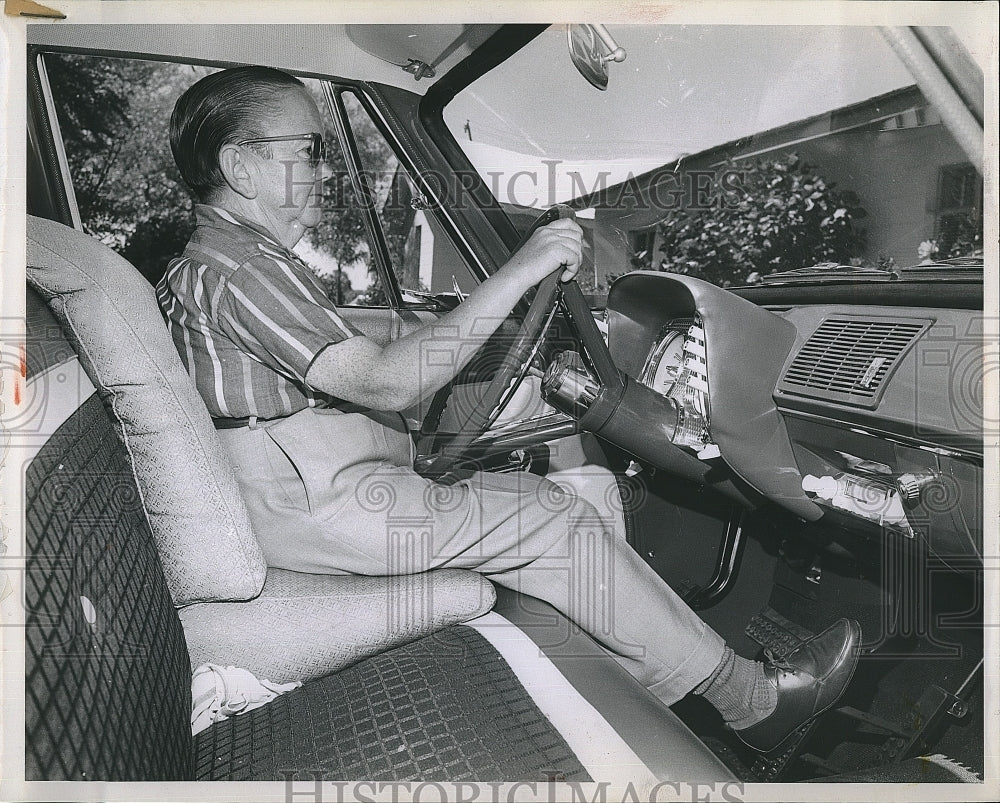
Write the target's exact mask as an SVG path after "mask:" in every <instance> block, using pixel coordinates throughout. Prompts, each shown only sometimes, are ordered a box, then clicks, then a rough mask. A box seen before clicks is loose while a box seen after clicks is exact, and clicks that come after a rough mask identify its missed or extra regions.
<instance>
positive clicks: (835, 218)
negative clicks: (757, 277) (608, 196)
mask: <svg viewBox="0 0 1000 803" xmlns="http://www.w3.org/2000/svg"><path fill="white" fill-rule="evenodd" d="M708 190H709V191H708V194H707V197H709V198H711V199H712V201H713V202H712V203H710V204H698V205H693V204H689V205H688V207H687V208H684V209H677V210H672V211H671V212H670V213H669V214H668V215H667V217H666V218H665V219H664V220H663V221H662V222H661V223H660V224H659V233H660V235H661V237H662V245H661V247H660V250H661V251H663V253H664V257H663V260H662V261H661V262H660V264H659V265H658V266H655V267H658V268H659V269H660V270H664V271H669V272H672V273H686V274H690V275H692V276H696V277H698V278H702V279H705V280H706V281H709V282H712V283H713V284H718V285H721V286H723V287H725V286H728V285H730V284H743V283H745V282H746V281H747V277H748V276H750V274H752V273H755V272H756V273H759V274H766V273H771V272H774V271H781V270H791V269H794V268H801V267H806V266H810V265H815V264H817V263H819V262H848V261H850V260H851V259H852V258H853V257H855V256H856V255H857V254H859V253H860V251H861V249H862V247H863V245H864V231H863V230H862V229H860V228H859V227H858V225H857V221H859V220H860V219H861V218H863V217H865V214H866V213H865V210H864V209H862V208H861V206H860V202H859V199H858V197H857V195H856V194H855V193H853V192H850V191H842V190H837V189H836V186H835V185H834V184H833V183H832V182H828V181H826V180H825V179H824V178H823V177H822V176H821V175H820V174H819V173H818V172H817V170H816V168H815V167H814V166H812V165H810V164H808V163H806V162H803V161H802V160H801V159H800V158H799V157H798V155H797V154H789V155H787V156H782V157H780V158H777V159H774V158H771V159H759V160H756V161H746V162H731V163H730V164H729V165H728V168H727V169H726V170H719V171H716V172H715V178H714V179H713V181H712V185H711V187H710V188H708Z"/></svg>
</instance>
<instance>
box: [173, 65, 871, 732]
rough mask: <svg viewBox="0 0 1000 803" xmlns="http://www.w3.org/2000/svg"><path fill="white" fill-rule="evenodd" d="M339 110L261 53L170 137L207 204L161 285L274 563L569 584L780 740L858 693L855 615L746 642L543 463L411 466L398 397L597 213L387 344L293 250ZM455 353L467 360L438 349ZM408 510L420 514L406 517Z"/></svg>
mask: <svg viewBox="0 0 1000 803" xmlns="http://www.w3.org/2000/svg"><path fill="white" fill-rule="evenodd" d="M322 132H323V124H322V120H321V117H320V114H319V111H318V109H317V107H316V105H315V103H314V101H313V100H312V98H311V96H310V95H309V93H308V92H307V91H306V90H305V88H304V87H303V85H302V84H301V82H299V81H298V79H296V78H294V77H292V76H290V75H287V74H286V73H282V72H279V71H277V70H273V69H269V68H263V67H245V68H237V69H232V70H226V71H222V72H219V73H215V74H213V75H210V76H208V77H206V78H203V79H201V80H200V81H198V82H197V83H196V84H194V85H193V86H192V87H191V88H190V89H188V90H187V91H186V92H185V93H184V95H183V96H182V97H181V98H180V100H179V101H178V102H177V105H176V107H175V109H174V113H173V116H172V119H171V126H170V141H171V147H172V150H173V153H174V158H175V159H176V161H177V165H178V167H179V169H180V172H181V175H182V176H183V178H184V180H185V181H186V183H187V184H188V186H189V187H190V189H191V190H192V192H193V193H194V195H195V197H196V198H197V199H198V201H199V202H200V203H199V204H198V206H197V207H196V215H197V228H196V230H195V232H194V234H193V235H192V237H191V240H190V242H189V243H188V245H187V248H186V249H185V251H184V253H183V255H182V256H181V257H179V258H178V259H176V260H174V261H173V262H172V263H171V264H170V266H169V268H168V270H167V272H166V275H165V276H164V278H163V280H162V281H161V282H160V284H159V285H158V287H157V294H158V297H159V301H160V304H161V306H162V309H163V311H164V314H165V316H166V318H167V323H168V326H169V328H170V332H171V336H172V338H173V341H174V343H175V345H176V347H177V349H178V351H179V352H180V355H181V358H182V359H183V361H184V363H185V365H186V366H187V369H188V372H189V373H190V374H191V376H192V378H193V379H194V382H195V384H196V385H197V387H198V390H199V392H200V393H201V395H202V397H203V398H204V400H205V403H206V405H207V407H208V409H209V411H210V413H211V414H212V416H213V419H214V421H215V425H216V428H217V429H218V431H219V435H220V438H221V440H222V442H223V446H224V448H225V450H226V452H227V455H228V457H229V459H230V461H231V463H232V465H233V468H234V469H235V471H236V475H237V478H238V480H239V482H240V485H241V487H242V489H243V491H244V497H245V499H246V502H247V505H248V508H249V511H250V515H251V518H252V520H253V523H254V528H255V531H256V533H257V537H258V539H259V540H260V543H261V546H262V548H263V550H264V553H265V556H266V557H267V560H268V564H269V565H271V566H276V567H281V568H286V569H292V570H298V571H304V572H326V573H338V574H339V573H352V574H369V575H382V574H403V573H412V572H421V571H427V570H430V569H437V568H443V567H451V568H466V569H473V570H475V571H478V572H481V573H482V574H484V575H486V576H487V577H488V578H489V579H490V580H491V581H493V582H495V583H499V584H501V585H503V586H506V587H509V588H512V589H515V590H516V591H519V592H522V593H525V594H528V595H531V596H535V597H538V598H540V599H543V600H545V601H547V602H549V603H550V604H551V605H553V606H554V607H555V608H557V609H558V610H559V611H561V612H562V613H563V614H565V615H566V616H567V617H568V618H569V619H571V620H572V621H573V622H575V623H576V624H577V625H579V626H580V627H582V628H583V629H584V630H586V631H587V632H588V633H590V634H591V635H592V636H593V637H594V638H595V639H597V640H598V641H599V642H600V643H601V644H602V645H603V646H604V647H605V648H606V649H607V650H608V651H609V652H610V653H611V654H612V655H613V656H614V657H615V658H616V659H617V660H618V661H620V662H621V663H622V665H623V666H625V668H626V669H628V670H629V672H631V673H632V675H633V676H635V677H636V678H637V679H638V680H639V681H640V682H641V683H642V684H643V685H644V686H646V687H647V688H648V689H649V690H650V691H651V692H652V693H653V694H655V695H656V696H657V697H659V698H660V699H661V700H662V701H663V702H664V703H666V704H668V705H669V704H672V703H674V702H676V701H677V700H679V699H680V698H681V697H683V696H685V695H686V694H688V693H691V692H694V693H696V694H700V695H702V696H703V697H704V698H705V699H707V700H708V701H709V702H711V703H712V704H713V705H714V706H715V707H716V708H717V709H718V710H719V712H720V713H721V714H722V716H723V718H724V719H725V721H726V723H727V724H728V725H729V726H730V727H731V728H732V729H733V730H735V732H736V733H737V734H738V735H739V736H740V737H741V738H742V739H743V740H744V741H745V742H746V743H747V744H748V745H749V746H751V747H753V748H755V749H758V750H764V751H767V750H772V749H775V748H776V747H778V746H780V745H781V743H782V742H783V741H784V740H785V739H786V737H788V736H789V735H790V734H792V733H793V732H794V731H795V730H796V729H798V728H799V727H800V726H802V725H803V724H804V723H806V722H808V721H810V720H811V719H812V718H814V717H815V716H816V715H817V714H818V713H820V712H821V711H823V710H825V709H827V708H829V707H830V706H831V705H833V703H834V702H835V701H836V700H837V699H838V698H839V697H840V696H841V694H842V693H843V691H844V689H845V688H846V686H847V683H848V682H849V680H850V677H851V675H852V673H853V670H854V667H855V664H856V662H857V650H858V645H859V643H860V629H859V627H858V625H857V623H856V622H853V621H849V620H841V621H839V622H837V623H836V624H835V625H833V626H832V627H831V628H829V629H828V630H827V631H825V632H824V633H822V634H820V635H819V636H817V637H816V638H814V639H812V640H811V641H809V642H806V643H805V644H804V645H802V646H801V647H800V648H798V649H797V650H796V651H794V652H793V653H791V654H790V655H788V656H785V657H784V659H783V660H781V661H772V660H768V661H767V662H755V661H751V660H748V659H745V658H742V657H741V656H738V655H736V654H735V653H734V652H733V651H732V649H730V648H729V647H727V646H726V644H725V643H724V641H723V639H722V638H721V637H720V636H719V635H718V634H716V633H715V632H714V631H713V630H712V629H711V628H709V627H708V626H707V625H706V624H705V623H704V622H703V621H702V620H701V619H700V618H699V617H698V616H697V615H696V614H695V613H694V612H693V611H692V610H691V609H690V608H688V607H687V605H685V604H684V602H683V601H682V600H681V599H680V598H679V597H678V596H677V595H676V594H675V593H674V592H673V591H672V590H671V589H670V587H669V586H667V585H666V584H665V583H664V582H663V581H662V580H661V579H660V578H659V577H658V576H657V575H656V573H655V572H654V571H653V570H652V569H651V568H650V567H649V566H647V565H646V563H645V562H644V561H643V560H642V559H641V558H640V557H639V555H637V554H636V553H635V552H634V551H633V550H632V549H631V547H629V546H628V544H627V543H626V541H625V539H624V538H623V537H621V534H620V533H618V534H616V533H615V532H614V528H613V527H609V526H608V524H607V522H606V521H604V520H603V519H602V517H601V516H600V515H599V514H598V513H597V511H596V510H595V509H594V507H593V506H592V505H591V504H589V503H588V502H587V501H585V500H583V499H581V498H579V497H577V496H574V495H572V494H569V493H567V492H566V491H565V490H563V489H562V488H561V487H560V486H558V485H555V484H553V483H552V482H550V481H548V480H546V479H544V478H541V477H537V476H535V475H532V474H526V473H515V474H492V473H488V472H476V473H472V474H471V475H470V476H468V477H466V478H465V479H463V480H461V481H460V482H458V483H455V484H453V485H450V486H447V487H445V486H442V485H439V484H437V483H434V482H433V481H431V480H428V479H425V478H423V477H421V476H419V475H418V474H417V473H416V472H414V471H413V469H412V460H413V454H412V440H411V438H410V436H409V434H408V432H407V431H406V428H405V426H404V423H403V421H402V418H401V417H400V416H399V415H398V414H397V411H399V410H403V409H406V408H407V407H410V406H411V405H413V404H414V403H415V402H416V401H417V400H418V399H420V398H422V397H424V396H426V395H428V394H430V393H432V392H433V391H435V390H437V389H439V388H441V387H442V386H444V385H445V384H446V383H447V382H448V381H450V380H451V379H452V378H453V377H454V376H455V375H456V374H457V373H458V372H459V371H460V370H461V369H462V367H463V366H464V365H465V364H466V362H467V361H468V359H469V358H470V357H471V355H472V353H473V352H474V348H457V347H456V344H472V345H478V344H480V343H482V342H483V341H484V340H485V339H486V338H487V337H489V336H490V335H491V334H492V333H493V332H494V331H495V330H496V328H497V327H498V326H499V324H500V323H501V322H502V320H503V319H504V317H505V316H506V315H507V314H508V313H509V312H510V311H511V310H512V309H513V307H514V306H515V304H516V303H517V301H518V300H519V299H520V298H521V296H522V295H523V294H524V293H525V292H526V291H527V290H528V289H529V288H531V287H532V286H534V285H535V284H537V283H538V282H539V281H540V280H541V279H543V278H544V277H545V276H547V275H549V274H551V273H553V272H554V271H560V276H561V279H562V280H564V281H568V280H570V279H572V278H573V277H574V275H575V274H576V272H577V270H578V269H579V266H580V260H581V247H582V245H581V244H582V233H581V230H580V228H579V226H578V225H577V224H576V223H575V222H574V221H572V220H559V221H556V222H554V223H552V224H550V225H548V226H545V227H542V228H540V229H538V230H537V231H536V232H535V233H534V234H533V235H532V236H531V238H530V239H529V240H528V241H527V243H526V244H525V245H524V246H523V247H522V248H521V249H520V250H519V251H518V252H517V253H516V254H514V255H513V256H512V257H511V258H510V260H509V261H508V262H507V263H506V264H505V265H503V266H502V267H501V268H500V269H499V270H498V271H497V272H496V273H495V274H494V275H493V276H492V277H490V278H489V279H488V280H487V281H485V282H483V283H482V284H481V285H480V286H479V287H478V288H476V289H475V290H474V291H472V292H471V293H470V294H469V295H468V297H467V298H466V299H465V301H464V302H463V303H462V304H460V305H459V306H458V307H457V308H456V309H455V310H453V311H452V312H450V313H449V314H447V315H446V316H444V317H443V318H441V319H440V320H439V321H437V322H435V323H432V324H429V325H427V326H425V327H424V328H422V329H420V330H418V331H416V332H413V333H411V334H409V335H407V336H405V337H402V338H400V339H397V340H394V341H392V342H390V343H388V344H386V345H381V344H379V343H376V342H375V341H373V340H371V339H369V338H368V337H365V336H364V335H363V334H361V333H360V332H358V331H357V330H356V329H354V328H353V327H352V326H350V325H349V324H348V323H347V322H346V321H345V320H344V319H343V318H342V317H341V315H340V314H339V313H338V310H337V308H336V307H335V306H334V305H333V304H332V303H331V301H330V300H329V298H328V297H327V295H326V293H325V292H324V290H323V289H322V287H321V285H320V284H319V283H318V282H317V281H316V279H315V277H314V276H313V274H312V272H311V271H310V270H309V268H308V267H307V266H306V265H305V264H304V263H303V262H302V260H301V259H300V258H299V257H298V256H297V255H296V254H295V253H293V251H292V250H291V249H292V248H293V246H295V244H296V243H297V242H298V241H299V240H300V238H301V237H302V236H303V234H304V233H305V232H306V230H307V229H309V228H311V227H313V226H315V225H317V223H318V222H319V219H320V214H321V207H320V203H319V196H320V193H321V186H320V185H321V183H322V181H323V179H324V178H327V177H328V175H329V172H328V168H327V167H326V165H325V164H324V162H323V133H322ZM442 353H448V354H450V355H453V356H452V357H450V358H449V359H447V360H442V359H433V358H432V357H433V355H435V354H438V355H439V354H442ZM401 523H402V524H401Z"/></svg>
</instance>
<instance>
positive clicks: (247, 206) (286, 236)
mask: <svg viewBox="0 0 1000 803" xmlns="http://www.w3.org/2000/svg"><path fill="white" fill-rule="evenodd" d="M208 205H209V206H214V207H215V208H217V209H223V210H225V211H226V212H229V214H231V215H233V216H234V217H236V218H238V219H240V220H241V221H242V222H244V223H247V224H249V225H250V226H252V227H253V228H255V229H258V230H259V231H260V232H261V233H263V234H266V235H267V236H268V237H270V238H271V239H273V240H275V241H276V242H278V243H280V244H281V245H283V246H284V247H285V248H287V249H288V250H289V251H291V250H292V249H293V248H294V247H295V244H296V243H298V241H299V240H301V239H302V235H303V234H305V228H304V227H303V226H302V224H301V223H298V222H297V221H296V222H294V223H288V222H287V221H282V220H280V219H278V218H277V217H275V216H274V215H273V214H271V213H269V212H268V211H267V210H266V209H264V208H263V207H262V206H261V205H260V204H258V203H256V202H255V201H254V200H253V199H249V198H244V197H243V196H242V195H238V194H237V193H234V192H229V193H224V194H221V195H220V196H218V197H217V198H215V199H213V200H212V201H210V202H208Z"/></svg>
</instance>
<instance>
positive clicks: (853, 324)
mask: <svg viewBox="0 0 1000 803" xmlns="http://www.w3.org/2000/svg"><path fill="white" fill-rule="evenodd" d="M931 323H932V321H929V320H923V319H914V318H907V319H899V318H867V317H866V318H860V317H859V318H854V317H849V316H831V317H829V318H827V319H825V320H824V321H823V322H822V323H821V324H820V325H819V327H818V328H817V329H816V331H815V332H813V334H812V335H811V336H810V337H809V339H808V340H807V341H806V342H805V344H804V345H803V346H802V348H801V349H799V352H798V354H796V355H795V359H794V360H792V363H791V365H789V366H788V369H787V370H786V371H785V375H784V376H783V377H782V378H781V382H780V384H779V386H778V390H779V392H782V393H786V394H789V395H796V396H809V397H812V398H816V399H824V400H827V401H837V402H843V403H846V404H853V405H856V406H860V407H870V408H874V407H875V406H876V404H877V403H878V400H879V398H880V397H881V395H882V393H883V391H884V390H885V387H886V384H887V381H888V379H889V377H890V375H891V374H892V371H893V369H894V368H895V367H896V365H897V364H898V363H899V360H900V358H901V357H902V356H903V354H904V353H905V352H906V351H907V349H909V348H910V346H912V345H913V343H914V342H915V341H916V339H917V338H918V337H919V336H920V334H921V333H922V332H923V331H924V330H925V329H926V328H927V327H928V326H930V325H931Z"/></svg>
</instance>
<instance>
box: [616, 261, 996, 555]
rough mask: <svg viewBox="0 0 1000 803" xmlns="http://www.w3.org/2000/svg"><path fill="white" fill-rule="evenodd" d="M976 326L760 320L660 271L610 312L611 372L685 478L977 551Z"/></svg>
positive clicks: (940, 314)
mask: <svg viewBox="0 0 1000 803" xmlns="http://www.w3.org/2000/svg"><path fill="white" fill-rule="evenodd" d="M981 321H982V316H981V313H978V312H977V311H975V310H973V309H961V308H935V307H915V306H893V305H887V304H884V305H873V306H868V305H861V304H833V303H831V304H823V303H809V304H803V305H794V304H783V305H781V306H776V305H775V306H771V307H770V308H767V307H765V306H762V305H759V304H756V303H752V302H751V301H748V300H746V299H743V298H740V297H739V296H737V295H736V294H734V293H731V292H729V291H726V290H722V289H719V288H717V287H714V286H712V285H708V284H707V283H705V282H701V281H699V280H697V279H692V278H690V277H686V276H678V275H674V274H663V273H643V272H637V273H633V274H628V275H627V276H625V277H623V278H622V279H620V280H619V281H618V282H616V283H615V284H614V286H613V287H612V292H611V294H610V295H609V299H608V328H609V348H610V350H611V353H612V356H613V358H614V360H615V363H616V365H618V367H619V368H620V369H621V370H622V371H623V373H625V374H627V375H629V376H630V377H632V378H634V379H635V380H637V382H638V383H640V384H641V385H643V386H644V387H645V388H646V389H648V390H650V391H653V392H654V393H655V394H657V395H658V396H661V397H663V398H664V399H667V400H671V401H672V402H673V403H674V404H673V406H674V407H675V408H676V409H677V410H678V411H679V412H678V420H677V425H676V437H674V438H673V440H672V443H673V444H674V445H675V446H677V447H679V448H680V450H681V451H683V452H684V453H685V454H686V455H687V457H688V458H689V460H690V461H693V462H685V463H684V467H685V469H686V470H685V471H682V472H681V473H686V474H687V475H688V476H689V477H691V478H693V479H698V480H700V481H703V482H705V481H707V482H709V483H711V482H712V481H713V476H714V477H715V479H714V481H715V482H716V483H717V484H719V485H720V488H721V487H722V486H723V485H724V483H725V481H724V480H719V479H718V477H719V476H720V475H721V474H727V475H729V476H731V477H732V483H731V485H732V488H733V489H735V490H736V491H738V492H741V493H743V494H744V495H747V493H748V489H752V491H749V493H751V494H752V493H753V492H756V493H758V494H761V495H763V496H764V497H766V498H768V499H769V500H771V501H773V502H775V503H777V504H779V505H781V506H783V507H785V508H787V509H789V510H791V511H792V512H794V513H796V514H798V515H799V516H800V517H801V518H804V519H807V520H817V519H819V518H823V517H827V518H829V519H831V520H834V521H837V522H838V523H841V524H843V525H844V526H847V527H852V528H856V529H859V530H863V531H867V532H873V533H877V534H879V535H883V536H884V535H891V536H893V537H902V538H910V539H915V538H919V539H923V540H926V541H927V542H928V544H929V545H930V546H931V547H932V548H933V549H934V550H935V551H936V552H938V553H939V554H948V555H953V556H954V555H957V556H980V555H981V553H982V510H983V499H982V494H983V471H982V465H983V448H982V358H983V342H982V330H981ZM644 456H645V457H646V458H647V459H648V460H650V462H653V463H654V464H656V456H655V455H650V454H648V453H647V454H646V455H644ZM698 463H700V464H701V465H702V470H700V471H699V470H698V469H697V468H696V467H695V464H698ZM720 464H722V465H724V466H725V467H726V468H727V469H728V471H726V472H719V471H715V472H714V473H713V471H712V470H711V469H712V467H713V466H716V467H718V466H719V465H720ZM677 465H678V460H677V458H676V456H674V457H672V458H671V467H674V468H676V466H677ZM731 495H732V494H731Z"/></svg>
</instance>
